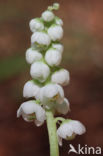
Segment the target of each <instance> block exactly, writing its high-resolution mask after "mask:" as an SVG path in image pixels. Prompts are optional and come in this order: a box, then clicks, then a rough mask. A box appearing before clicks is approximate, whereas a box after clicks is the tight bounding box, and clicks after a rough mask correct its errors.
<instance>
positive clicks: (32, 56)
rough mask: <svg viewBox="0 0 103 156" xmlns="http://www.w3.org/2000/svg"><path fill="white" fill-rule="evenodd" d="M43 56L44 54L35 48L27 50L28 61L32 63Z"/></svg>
mask: <svg viewBox="0 0 103 156" xmlns="http://www.w3.org/2000/svg"><path fill="white" fill-rule="evenodd" d="M41 58H42V54H41V53H40V52H38V51H37V50H33V49H32V48H29V49H27V51H26V61H27V62H28V63H30V64H32V63H33V62H35V61H39V60H40V59H41Z"/></svg>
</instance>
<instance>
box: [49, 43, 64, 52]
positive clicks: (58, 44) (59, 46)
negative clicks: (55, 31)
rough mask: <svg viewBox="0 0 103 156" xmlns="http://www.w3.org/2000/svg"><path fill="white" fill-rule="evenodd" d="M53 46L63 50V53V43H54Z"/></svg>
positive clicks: (60, 50)
mask: <svg viewBox="0 0 103 156" xmlns="http://www.w3.org/2000/svg"><path fill="white" fill-rule="evenodd" d="M52 48H55V49H57V50H58V51H59V52H61V54H62V53H63V50H64V47H63V45H62V44H60V43H53V44H52Z"/></svg>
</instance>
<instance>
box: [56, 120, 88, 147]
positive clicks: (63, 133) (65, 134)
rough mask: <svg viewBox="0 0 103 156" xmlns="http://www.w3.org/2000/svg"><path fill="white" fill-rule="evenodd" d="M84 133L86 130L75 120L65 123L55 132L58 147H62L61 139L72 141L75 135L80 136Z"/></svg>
mask: <svg viewBox="0 0 103 156" xmlns="http://www.w3.org/2000/svg"><path fill="white" fill-rule="evenodd" d="M85 131H86V129H85V127H84V125H83V124H82V123H81V122H79V121H77V120H67V121H65V122H64V123H62V124H61V126H60V127H59V128H58V130H57V135H58V141H59V145H60V146H62V139H66V140H71V139H74V138H75V136H76V135H77V134H78V135H82V134H83V133H85Z"/></svg>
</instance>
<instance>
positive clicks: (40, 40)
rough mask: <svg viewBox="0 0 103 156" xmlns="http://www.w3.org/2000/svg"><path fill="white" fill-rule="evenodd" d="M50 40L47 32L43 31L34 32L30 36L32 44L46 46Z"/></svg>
mask: <svg viewBox="0 0 103 156" xmlns="http://www.w3.org/2000/svg"><path fill="white" fill-rule="evenodd" d="M50 42H51V39H50V37H49V36H48V34H47V33H45V32H35V33H33V35H32V36H31V43H32V44H34V43H37V44H40V45H46V46H48V45H49V44H50Z"/></svg>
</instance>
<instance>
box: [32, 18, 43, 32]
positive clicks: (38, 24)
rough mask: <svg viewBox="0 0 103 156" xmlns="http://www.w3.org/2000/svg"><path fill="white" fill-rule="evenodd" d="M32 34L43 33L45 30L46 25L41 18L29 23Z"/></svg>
mask: <svg viewBox="0 0 103 156" xmlns="http://www.w3.org/2000/svg"><path fill="white" fill-rule="evenodd" d="M29 26H30V30H31V31H32V32H36V31H41V30H43V29H44V24H43V22H42V21H41V19H39V18H35V19H32V20H31V21H30V23H29Z"/></svg>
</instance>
